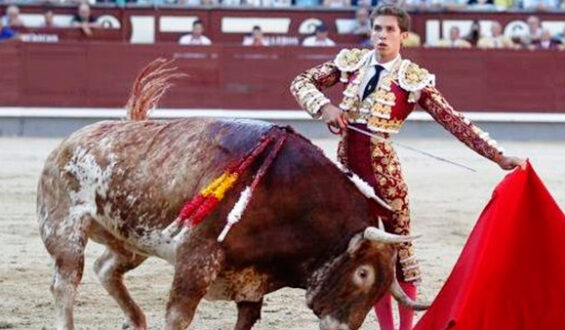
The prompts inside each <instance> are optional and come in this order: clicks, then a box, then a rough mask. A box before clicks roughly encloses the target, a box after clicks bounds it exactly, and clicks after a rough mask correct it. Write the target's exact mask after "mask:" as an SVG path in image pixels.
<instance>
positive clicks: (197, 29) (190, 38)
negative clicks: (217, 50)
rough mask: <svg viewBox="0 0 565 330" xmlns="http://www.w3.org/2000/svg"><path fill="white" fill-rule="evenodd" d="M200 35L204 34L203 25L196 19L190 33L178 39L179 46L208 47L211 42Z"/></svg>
mask: <svg viewBox="0 0 565 330" xmlns="http://www.w3.org/2000/svg"><path fill="white" fill-rule="evenodd" d="M202 33H204V25H203V24H202V21H201V20H199V19H197V20H196V21H194V23H192V33H191V34H187V35H184V36H182V37H181V38H180V39H179V44H181V45H201V46H209V45H211V44H212V41H210V39H208V38H207V37H205V36H204V35H203V34H202Z"/></svg>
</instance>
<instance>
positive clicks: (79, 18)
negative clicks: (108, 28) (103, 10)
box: [71, 2, 100, 36]
mask: <svg viewBox="0 0 565 330" xmlns="http://www.w3.org/2000/svg"><path fill="white" fill-rule="evenodd" d="M71 26H73V27H78V28H80V29H81V30H82V31H83V32H84V34H86V35H87V36H91V35H92V28H98V27H100V24H98V23H96V17H94V16H93V15H92V14H91V13H90V6H89V5H88V3H86V2H83V3H81V4H80V5H79V6H78V8H77V13H76V14H75V16H74V17H73V19H72V20H71Z"/></svg>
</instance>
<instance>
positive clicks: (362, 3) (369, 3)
mask: <svg viewBox="0 0 565 330" xmlns="http://www.w3.org/2000/svg"><path fill="white" fill-rule="evenodd" d="M378 3H379V1H378V0H353V1H351V5H353V6H357V7H365V8H371V7H374V6H376V5H377V4H378Z"/></svg>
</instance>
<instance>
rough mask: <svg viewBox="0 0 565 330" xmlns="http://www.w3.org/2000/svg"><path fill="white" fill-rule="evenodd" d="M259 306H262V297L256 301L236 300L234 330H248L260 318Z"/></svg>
mask: <svg viewBox="0 0 565 330" xmlns="http://www.w3.org/2000/svg"><path fill="white" fill-rule="evenodd" d="M261 307H263V299H261V300H260V301H258V302H249V301H242V302H238V303H237V324H236V325H235V330H250V329H251V328H252V327H253V325H254V324H255V322H257V320H259V319H260V318H261Z"/></svg>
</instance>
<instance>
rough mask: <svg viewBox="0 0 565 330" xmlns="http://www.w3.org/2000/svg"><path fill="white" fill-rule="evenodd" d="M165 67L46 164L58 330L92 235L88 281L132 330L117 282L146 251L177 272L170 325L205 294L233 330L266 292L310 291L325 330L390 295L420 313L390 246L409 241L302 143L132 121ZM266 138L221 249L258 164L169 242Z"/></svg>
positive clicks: (231, 128) (222, 127) (219, 128)
mask: <svg viewBox="0 0 565 330" xmlns="http://www.w3.org/2000/svg"><path fill="white" fill-rule="evenodd" d="M166 64H167V63H164V62H157V63H156V64H153V66H152V67H150V68H149V69H147V70H145V71H144V72H143V73H142V74H141V75H140V77H138V79H137V81H136V84H135V85H134V90H133V92H132V98H131V99H130V102H129V116H128V117H129V120H124V121H104V122H99V123H96V124H94V125H90V126H88V127H85V128H83V129H81V130H79V131H77V132H75V133H74V134H72V135H71V136H70V137H69V138H67V139H66V140H64V141H63V142H62V143H61V145H59V146H58V147H57V148H56V149H55V150H54V151H53V152H52V153H51V154H50V156H49V157H48V159H47V161H46V163H45V167H44V169H43V172H42V175H41V178H40V182H39V187H38V194H37V212H38V218H39V226H40V233H41V237H42V239H43V242H44V244H45V246H46V248H47V250H48V252H49V253H50V255H51V256H52V257H53V259H54V262H55V275H54V279H53V283H52V286H51V291H52V293H53V295H54V298H55V302H56V310H57V313H58V314H57V322H58V323H57V327H58V329H73V328H74V325H73V301H74V298H75V295H76V290H77V286H78V284H79V282H80V280H81V277H82V274H83V265H84V250H85V246H86V244H87V242H88V240H89V239H91V240H93V241H95V242H98V243H100V244H103V245H105V246H106V251H105V252H104V254H103V255H102V256H100V257H99V258H98V260H96V262H95V265H94V267H95V271H96V274H97V276H98V277H99V279H100V281H101V282H102V285H103V286H104V287H105V288H106V290H107V291H108V293H109V294H110V295H111V296H112V297H113V298H114V299H115V300H116V302H117V303H118V304H119V306H120V307H121V309H122V310H123V312H124V313H125V316H126V318H127V320H128V322H129V324H130V325H131V326H133V327H134V328H136V329H146V328H147V323H146V319H145V316H144V314H143V312H142V310H141V309H140V308H139V306H138V305H137V304H136V303H135V302H134V301H133V299H132V298H131V296H130V295H129V293H128V291H127V289H126V287H125V286H124V284H123V281H122V278H123V274H125V273H126V272H128V271H130V270H132V269H134V268H136V267H137V266H139V265H140V264H141V263H143V261H145V260H146V259H147V258H148V257H150V256H156V257H160V258H163V259H166V260H167V261H168V262H169V263H170V264H172V265H173V267H174V270H175V274H174V281H173V283H172V287H171V290H170V297H169V301H168V304H167V311H166V321H165V322H166V326H165V328H166V329H185V328H186V327H188V325H189V324H190V323H191V320H192V318H193V315H194V312H195V310H196V307H197V305H198V303H199V301H200V300H201V299H202V298H207V299H224V300H233V301H235V302H236V303H237V308H238V319H237V324H236V326H235V328H236V329H250V328H251V327H252V326H253V324H254V323H255V322H256V321H257V320H258V319H259V318H260V311H261V306H262V299H263V296H264V295H266V294H268V293H270V292H273V291H276V290H278V289H280V288H283V287H294V288H303V289H306V297H307V304H308V306H309V307H310V308H311V309H312V310H313V311H314V313H315V314H316V315H317V316H318V317H319V319H320V328H321V329H325V330H337V329H340V330H342V329H357V328H359V327H360V326H361V324H362V322H363V320H364V319H365V317H366V315H367V313H368V311H369V310H370V308H371V306H372V305H373V303H374V301H375V300H376V299H379V297H381V296H382V295H383V294H384V293H385V292H387V291H390V292H392V293H393V295H394V296H395V297H397V299H399V300H400V301H402V302H404V303H407V304H411V305H412V306H413V307H415V308H416V307H418V305H416V304H415V303H414V302H412V301H410V300H409V299H408V298H407V297H406V295H404V293H403V292H402V291H401V290H400V289H399V287H398V285H397V282H396V281H395V280H394V265H395V260H396V255H395V247H394V242H403V241H406V240H409V239H411V238H409V237H408V238H407V237H402V236H395V235H391V234H387V233H385V232H383V231H381V230H379V229H377V228H375V227H373V226H374V225H375V220H374V216H372V214H374V208H375V207H377V205H378V204H377V203H376V202H375V201H372V200H370V199H368V198H367V197H366V195H365V194H363V193H362V192H361V191H360V190H359V188H358V187H357V186H356V185H355V184H354V183H352V181H351V180H350V179H349V178H348V177H347V176H346V175H345V174H344V173H343V172H342V171H341V170H340V169H338V167H337V166H336V165H334V164H333V163H332V162H331V161H330V160H328V159H327V158H326V157H325V156H324V155H323V153H322V152H321V151H320V150H319V149H318V148H317V147H315V146H314V145H312V144H311V143H310V142H309V141H308V140H306V139H305V138H303V137H301V136H300V135H298V134H296V133H293V132H291V131H289V130H287V129H284V128H279V127H275V126H273V125H270V124H267V123H263V122H258V121H241V120H218V119H206V118H194V119H185V120H173V121H155V120H141V119H146V113H147V110H148V109H149V108H150V107H152V106H153V105H154V104H155V102H156V100H157V99H158V98H159V96H160V95H162V93H163V92H164V90H165V89H166V87H167V86H168V83H167V81H168V79H169V78H171V77H172V76H173V74H172V73H171V71H169V70H167V69H164V66H165V65H166ZM135 119H137V120H135ZM267 131H269V132H270V134H272V135H273V136H274V137H275V138H277V137H282V135H286V137H287V140H286V143H285V145H284V146H283V148H282V149H281V150H280V153H279V154H278V155H277V157H276V159H275V160H274V162H273V163H272V165H271V166H270V167H269V168H268V171H267V172H266V174H265V176H264V178H263V179H262V180H261V182H260V184H259V185H258V186H257V189H256V191H255V192H254V193H253V196H252V198H251V200H250V203H249V205H248V206H247V209H246V210H245V213H244V215H243V218H242V219H241V222H240V223H237V224H235V225H234V227H233V228H232V229H231V231H230V232H229V233H228V235H227V237H226V238H225V240H224V241H223V242H218V240H217V238H218V235H219V234H220V232H221V231H222V230H223V229H224V226H225V225H226V216H227V215H228V213H229V212H230V210H231V209H232V208H233V206H234V204H235V203H236V200H237V196H238V195H239V193H238V192H240V191H241V190H242V189H243V188H244V187H245V185H247V184H248V183H249V181H250V180H251V175H252V173H253V171H256V170H257V167H258V166H259V164H260V163H261V158H259V159H258V160H257V164H255V165H253V167H252V168H251V169H250V173H248V174H246V175H244V176H243V177H242V178H241V179H240V180H239V181H238V183H237V184H236V186H235V187H234V189H233V191H232V192H230V193H228V195H227V196H226V198H225V199H224V200H223V201H222V203H221V204H220V205H219V206H218V208H217V209H216V210H215V211H214V212H213V213H212V214H211V215H210V216H209V217H207V218H206V219H205V220H204V221H203V222H202V223H201V224H200V225H199V226H197V227H195V228H193V229H192V230H190V231H188V232H187V231H182V233H183V234H182V235H176V236H175V237H172V236H171V235H170V234H168V231H167V230H165V228H167V227H168V226H169V225H170V224H171V223H172V222H173V221H174V220H175V218H176V217H177V215H178V214H179V210H180V209H181V208H182V207H183V204H184V203H185V202H187V201H188V200H190V199H191V198H192V197H193V196H194V195H195V194H197V193H198V192H199V190H200V189H202V187H204V186H206V185H207V184H208V183H209V182H210V181H211V180H213V179H214V178H215V177H217V176H218V175H219V174H221V173H222V171H224V169H225V166H226V164H227V163H229V162H230V161H233V159H237V158H239V157H242V155H244V154H245V153H246V152H248V151H249V148H251V147H252V146H253V145H255V144H256V143H257V141H258V140H259V139H260V137H261V136H262V135H263V134H265V132H267ZM179 236H180V237H179Z"/></svg>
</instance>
